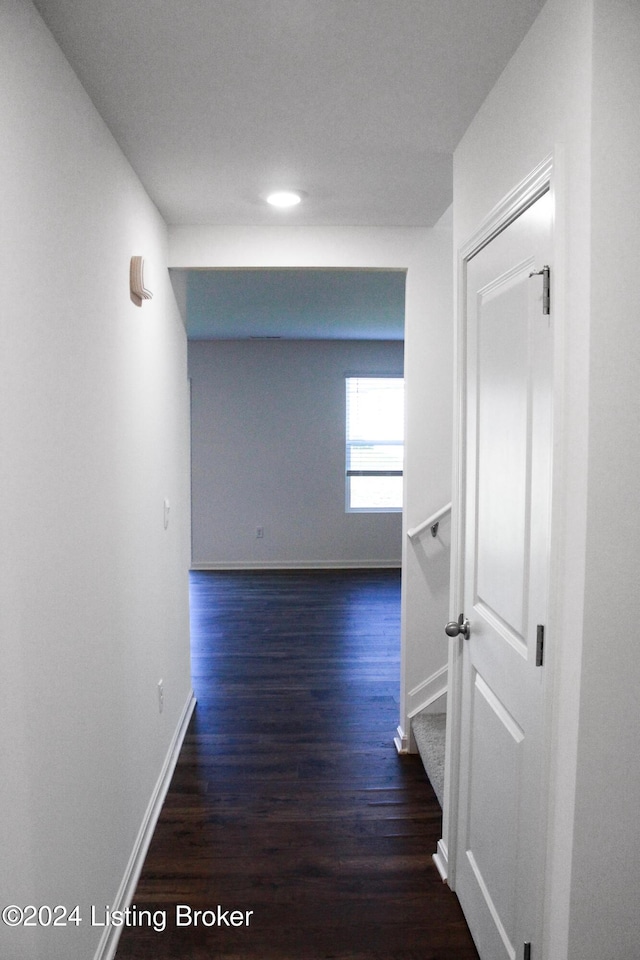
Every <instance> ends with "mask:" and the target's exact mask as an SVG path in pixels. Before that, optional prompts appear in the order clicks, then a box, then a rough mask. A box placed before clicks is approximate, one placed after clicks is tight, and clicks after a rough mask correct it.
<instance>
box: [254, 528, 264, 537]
mask: <svg viewBox="0 0 640 960" xmlns="http://www.w3.org/2000/svg"><path fill="white" fill-rule="evenodd" d="M256 539H257V540H262V539H264V527H256Z"/></svg>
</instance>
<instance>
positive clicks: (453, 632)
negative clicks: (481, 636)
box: [444, 613, 471, 640]
mask: <svg viewBox="0 0 640 960" xmlns="http://www.w3.org/2000/svg"><path fill="white" fill-rule="evenodd" d="M444 632H445V633H446V635H447V636H448V637H457V636H459V635H460V634H462V636H463V637H464V638H465V640H468V639H469V637H470V635H471V631H470V629H469V621H468V620H465V618H464V613H461V614H460V616H459V617H458V619H457V620H450V621H449V623H448V624H447V625H446V627H445V628H444Z"/></svg>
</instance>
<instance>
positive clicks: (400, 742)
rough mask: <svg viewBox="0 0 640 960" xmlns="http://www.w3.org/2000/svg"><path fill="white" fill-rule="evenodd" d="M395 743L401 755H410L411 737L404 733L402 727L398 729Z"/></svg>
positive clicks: (394, 739)
mask: <svg viewBox="0 0 640 960" xmlns="http://www.w3.org/2000/svg"><path fill="white" fill-rule="evenodd" d="M393 742H394V743H395V745H396V750H397V751H398V753H399V754H400V755H402V754H403V753H409V736H408V734H406V733H405V732H404V730H403V729H402V727H398V728H397V736H395V737H394V738H393Z"/></svg>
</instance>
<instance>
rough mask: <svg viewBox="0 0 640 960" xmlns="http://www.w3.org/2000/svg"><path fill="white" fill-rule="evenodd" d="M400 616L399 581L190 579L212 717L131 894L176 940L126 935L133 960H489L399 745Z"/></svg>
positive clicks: (423, 787) (430, 799)
mask: <svg viewBox="0 0 640 960" xmlns="http://www.w3.org/2000/svg"><path fill="white" fill-rule="evenodd" d="M399 620H400V579H399V573H398V572H397V571H353V572H333V571H331V572H329V571H323V572H317V571H314V572H306V571H305V572H296V573H282V572H275V573H274V572H260V573H247V572H241V573H236V572H234V573H195V574H193V575H192V632H193V682H194V689H195V692H196V696H197V698H198V706H197V708H196V713H195V715H194V718H193V720H192V722H191V725H190V727H189V731H188V734H187V737H186V740H185V743H184V747H183V750H182V753H181V755H180V759H179V761H178V765H177V768H176V772H175V775H174V778H173V781H172V784H171V788H170V791H169V794H168V796H167V800H166V803H165V806H164V809H163V812H162V814H161V817H160V820H159V823H158V826H157V829H156V832H155V835H154V839H153V841H152V844H151V847H150V850H149V853H148V856H147V860H146V863H145V866H144V869H143V873H142V876H141V878H140V882H139V885H138V889H137V892H136V895H135V898H134V903H135V905H136V908H137V909H138V910H143V909H153V910H160V911H165V912H166V916H167V917H168V921H167V927H166V929H165V930H164V931H163V932H156V931H155V930H153V928H151V929H149V928H148V927H147V926H142V927H139V928H138V927H126V928H125V929H124V932H123V935H122V938H121V941H120V946H119V949H118V953H117V958H118V960H143V958H144V960H150V958H154V960H165V958H171V960H177V958H188V960H204V958H206V960H320V958H325V960H328V958H333V960H477V953H476V951H475V949H474V946H473V943H472V940H471V937H470V935H469V932H468V930H467V927H466V924H465V922H464V919H463V917H462V914H461V911H460V908H459V905H458V902H457V900H456V898H455V896H454V894H453V893H452V892H451V891H450V890H449V888H448V887H447V886H446V885H445V884H443V883H442V882H441V880H440V877H439V874H438V872H437V870H436V869H435V867H434V865H433V863H432V860H431V856H432V854H433V852H434V851H435V848H436V843H437V841H438V839H439V838H440V830H441V814H440V808H439V806H438V803H437V801H436V799H435V796H434V794H433V791H432V789H431V786H430V784H429V782H428V780H427V779H426V777H425V774H424V771H423V769H422V766H421V763H420V761H419V759H418V758H417V757H414V756H405V757H399V756H398V755H397V753H396V751H395V748H394V746H393V735H394V732H395V728H396V725H397V722H398V686H399V680H398V678H399ZM176 904H184V905H186V906H188V907H190V908H191V909H192V910H196V909H200V910H214V911H215V910H217V907H218V905H220V906H221V907H222V909H223V910H238V911H242V914H240V913H239V914H238V915H237V916H236V917H235V919H236V921H238V920H240V919H241V918H242V919H243V920H244V919H245V918H246V912H247V911H253V913H252V914H251V915H250V916H249V923H248V926H247V925H246V924H244V923H243V924H242V925H239V926H237V927H232V926H228V927H227V926H225V925H224V916H223V917H222V925H218V917H217V914H216V925H215V926H211V927H203V926H202V925H201V924H198V925H197V926H195V925H193V924H192V925H190V926H182V927H177V926H176V924H175V905H176ZM212 918H213V914H207V915H205V919H206V920H207V922H209V923H210V922H211V920H212ZM230 919H231V914H230V913H229V914H227V920H230Z"/></svg>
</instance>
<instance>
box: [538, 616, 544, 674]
mask: <svg viewBox="0 0 640 960" xmlns="http://www.w3.org/2000/svg"><path fill="white" fill-rule="evenodd" d="M543 661H544V626H543V624H541V623H539V624H538V629H537V631H536V667H541V666H542V663H543Z"/></svg>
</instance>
